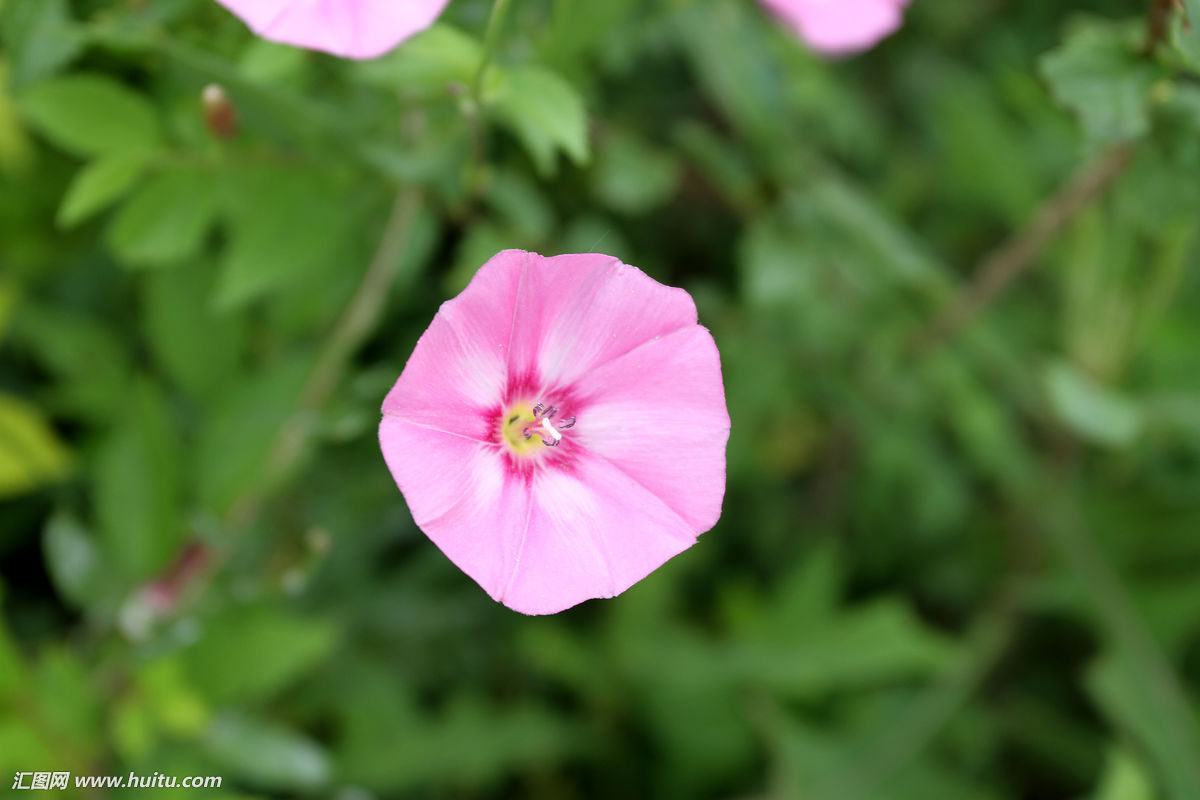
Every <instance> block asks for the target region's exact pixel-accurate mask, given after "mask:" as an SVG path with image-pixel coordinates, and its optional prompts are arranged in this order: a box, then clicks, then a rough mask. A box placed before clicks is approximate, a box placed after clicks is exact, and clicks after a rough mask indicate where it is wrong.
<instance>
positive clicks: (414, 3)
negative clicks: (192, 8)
mask: <svg viewBox="0 0 1200 800" xmlns="http://www.w3.org/2000/svg"><path fill="white" fill-rule="evenodd" d="M217 2H218V3H220V4H221V5H223V6H225V7H226V8H228V9H229V10H230V11H232V12H233V13H234V14H236V15H237V16H238V17H240V18H241V19H242V21H243V22H245V23H246V24H247V25H249V26H250V29H251V30H252V31H254V32H255V33H257V34H258V35H259V36H261V37H263V38H264V39H270V40H271V41H273V42H283V43H284V44H293V45H296V46H297V47H307V48H308V49H310V50H323V51H325V52H327V53H333V54H334V55H338V56H343V57H345V58H375V57H376V56H380V55H383V54H384V53H386V52H387V51H388V50H391V49H392V48H393V47H395V46H396V45H398V44H400V42H402V41H404V40H405V39H407V38H408V37H410V36H412V35H413V34H414V33H419V32H420V31H423V30H425V29H426V28H428V27H429V26H430V25H432V24H433V21H434V20H436V19H437V18H438V15H439V14H441V13H442V9H444V8H445V7H446V5H447V3H449V2H450V0H217Z"/></svg>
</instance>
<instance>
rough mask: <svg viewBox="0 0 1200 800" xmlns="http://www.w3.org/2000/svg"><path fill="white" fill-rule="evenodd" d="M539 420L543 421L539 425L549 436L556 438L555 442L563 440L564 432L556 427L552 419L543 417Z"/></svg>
mask: <svg viewBox="0 0 1200 800" xmlns="http://www.w3.org/2000/svg"><path fill="white" fill-rule="evenodd" d="M539 421H540V422H541V423H542V424H541V425H540V426H539V427H540V428H541V429H542V430H543V431H545V432H546V435H547V436H549V437H550V438H551V439H553V440H554V443H555V444H558V443H559V442H561V441H562V434H561V433H559V432H558V431H557V430H555V429H554V423H553V422H551V421H550V418H549V417H542V418H541V420H539Z"/></svg>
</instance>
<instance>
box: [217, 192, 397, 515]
mask: <svg viewBox="0 0 1200 800" xmlns="http://www.w3.org/2000/svg"><path fill="white" fill-rule="evenodd" d="M420 207H421V192H420V191H419V190H418V189H415V188H412V187H406V188H404V189H402V190H401V191H400V192H399V193H398V194H397V195H396V199H395V202H394V203H393V204H392V211H391V214H390V216H389V217H388V221H387V224H386V225H385V227H384V230H383V236H382V237H380V240H379V245H378V247H376V249H375V254H374V256H372V258H371V262H370V264H369V265H368V266H367V270H366V272H364V273H363V278H362V281H361V282H360V283H359V285H358V289H357V290H356V291H355V292H354V296H353V297H352V298H351V299H350V302H349V303H348V304H347V305H346V308H345V310H344V311H343V312H342V316H341V317H340V318H339V319H338V321H337V323H336V324H335V325H334V327H333V330H332V331H331V332H330V334H329V337H328V338H327V339H326V340H325V344H324V346H323V347H322V348H321V351H320V353H319V354H318V355H317V360H316V362H315V364H314V365H313V370H312V373H311V374H310V375H309V377H308V381H307V382H306V383H305V385H304V388H303V390H302V391H301V393H300V404H299V407H298V408H297V409H296V411H295V413H293V414H292V416H291V417H289V418H288V419H287V420H286V421H285V422H284V423H283V425H282V426H281V427H280V429H279V434H278V436H277V437H276V439H275V443H274V445H273V446H272V448H271V453H270V456H269V458H268V460H267V466H266V474H267V479H266V480H265V481H263V483H262V485H263V486H265V487H267V488H268V489H269V488H270V487H271V486H273V485H275V483H276V482H277V481H278V480H279V479H280V478H282V477H284V476H285V475H286V474H287V473H288V472H290V471H291V469H292V468H293V467H294V466H295V464H296V462H297V461H298V460H299V459H300V456H301V455H302V454H303V452H304V448H305V445H306V444H307V443H308V438H309V436H310V435H311V429H312V425H311V420H312V418H313V417H314V416H315V415H316V414H317V413H318V412H320V410H321V409H322V408H324V406H325V404H326V403H327V402H328V401H329V398H330V397H331V396H332V395H333V392H334V390H335V389H336V388H337V385H338V383H339V382H340V381H341V379H342V376H343V375H344V374H345V372H346V366H347V364H348V362H349V360H350V358H351V357H352V356H353V355H354V353H355V351H356V350H358V348H359V347H360V346H361V345H362V343H363V341H365V340H366V338H367V336H369V335H370V333H371V331H372V330H374V328H375V325H376V323H377V322H378V321H379V316H380V314H381V312H382V310H383V304H384V301H385V300H386V299H387V295H388V290H389V289H390V288H391V285H392V282H393V281H394V280H395V278H396V273H397V271H398V268H399V266H400V263H401V260H402V259H401V255H402V252H403V249H404V245H405V243H406V242H407V240H408V234H409V230H410V229H411V228H412V224H413V220H414V219H415V218H416V216H417V213H418V211H419V210H420ZM264 496H265V490H264V489H258V490H254V491H251V492H248V493H247V494H245V495H243V496H242V497H240V498H239V499H238V501H237V502H236V503H235V504H234V506H233V509H232V511H231V512H230V521H231V524H232V526H233V527H234V528H241V527H243V526H244V525H246V524H248V523H249V522H250V521H251V520H253V519H254V518H255V517H256V516H257V514H258V509H259V507H260V506H261V505H262V501H263V499H264Z"/></svg>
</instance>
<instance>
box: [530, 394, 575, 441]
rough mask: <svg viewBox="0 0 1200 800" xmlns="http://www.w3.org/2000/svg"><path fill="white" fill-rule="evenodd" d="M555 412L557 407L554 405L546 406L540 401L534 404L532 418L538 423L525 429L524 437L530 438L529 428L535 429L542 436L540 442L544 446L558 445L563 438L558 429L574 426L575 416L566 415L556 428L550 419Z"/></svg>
mask: <svg viewBox="0 0 1200 800" xmlns="http://www.w3.org/2000/svg"><path fill="white" fill-rule="evenodd" d="M557 413H558V408H557V407H556V406H550V407H549V408H546V406H545V405H544V404H542V403H538V404H537V405H535V406H534V407H533V418H534V420H535V421H536V422H537V423H538V424H537V425H536V426H533V427H532V428H526V429H525V438H526V439H528V438H530V436H531V435H532V434H531V430H532V431H536V432H537V433H538V435H540V436H541V437H542V444H544V445H545V446H546V447H558V444H559V442H561V441H562V438H563V437H562V433H561V432H560V431H564V430H566V429H567V428H570V427H572V426H574V425H575V418H574V417H567V418H566V419H564V420H562V421H561V422H560V423H559V424H558V427H557V428H556V427H555V426H554V423H553V422H551V421H550V420H551V418H552V417H553V416H554V415H555V414H557Z"/></svg>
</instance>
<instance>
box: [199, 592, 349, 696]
mask: <svg viewBox="0 0 1200 800" xmlns="http://www.w3.org/2000/svg"><path fill="white" fill-rule="evenodd" d="M334 643H335V632H334V629H333V627H332V626H331V625H329V624H328V623H326V622H323V621H321V620H316V619H312V618H311V617H298V616H294V615H292V614H289V613H286V612H285V611H283V610H281V609H278V608H273V607H271V606H261V605H260V606H251V607H249V608H241V607H239V608H231V609H228V610H226V611H224V612H223V613H221V614H219V615H217V616H216V617H213V618H211V619H209V620H207V622H206V624H205V631H204V634H203V635H202V636H201V637H200V639H199V641H197V642H196V644H195V645H193V646H192V647H191V648H190V649H189V650H187V651H185V654H184V658H185V667H186V670H187V673H188V676H189V678H190V680H191V682H192V683H193V684H194V685H195V686H196V687H197V688H198V689H199V690H200V691H201V692H203V693H204V695H205V696H206V697H208V698H209V699H210V700H212V701H213V702H214V703H216V704H222V703H231V702H244V701H247V700H258V699H263V698H266V697H270V696H271V695H273V694H276V693H278V692H279V691H280V690H282V689H284V688H286V687H287V686H288V684H290V683H291V682H293V681H295V680H296V679H297V678H299V677H300V676H301V675H303V674H304V673H305V672H307V671H308V670H310V669H312V668H313V667H315V666H316V665H317V664H318V663H319V662H321V661H322V660H323V659H324V658H326V657H327V656H328V655H329V654H330V652H332V650H333V646H334Z"/></svg>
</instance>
